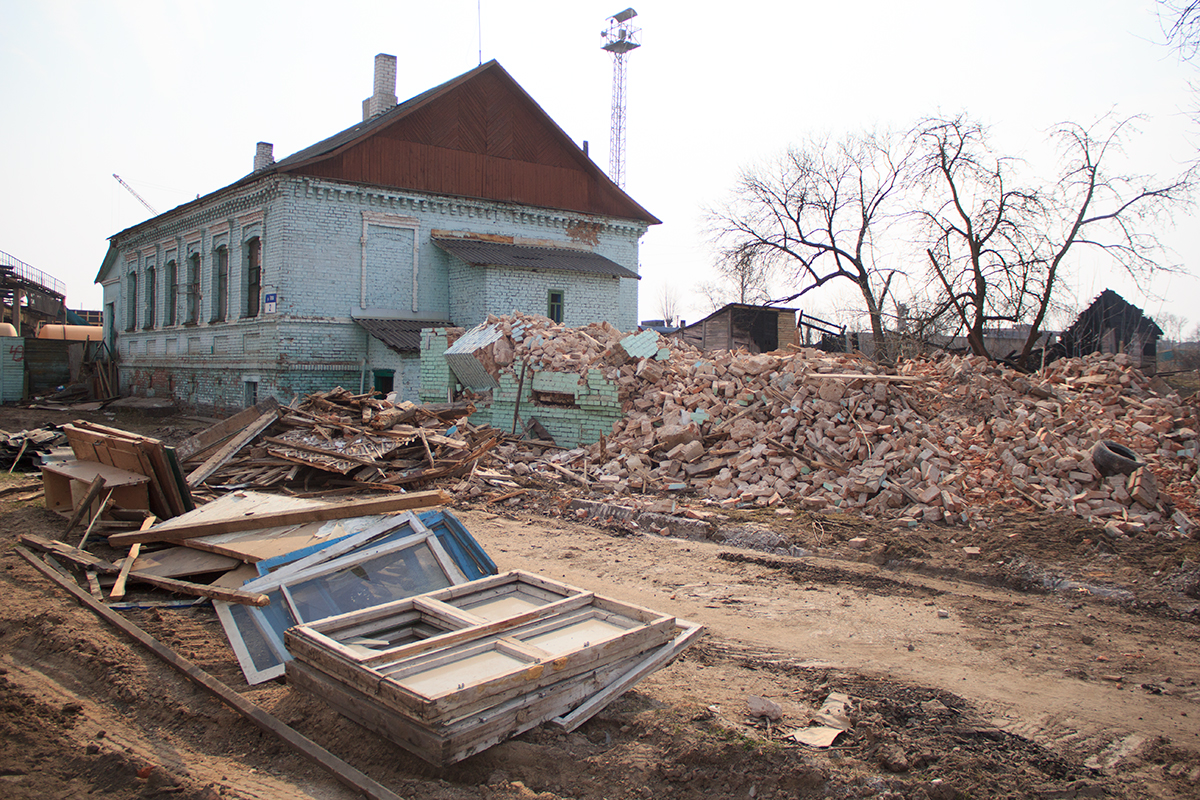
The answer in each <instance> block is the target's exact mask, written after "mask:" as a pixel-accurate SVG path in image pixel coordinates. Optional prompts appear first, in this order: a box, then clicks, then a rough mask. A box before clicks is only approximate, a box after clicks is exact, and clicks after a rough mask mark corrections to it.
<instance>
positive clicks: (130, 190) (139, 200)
mask: <svg viewBox="0 0 1200 800" xmlns="http://www.w3.org/2000/svg"><path fill="white" fill-rule="evenodd" d="M113 177H114V178H116V179H117V183H119V184H121V185H122V186H124V187H125V189H126V190H127V191H128V192H129V193H130V194H131V195H133V196H134V197H136V198H137V199H138V202H139V203H141V204H142V205H144V206H145V207H146V208H148V209H149V210H150V213H151V214H153V215H154V216H156V217H157V216H158V209H156V208H155V207H154V206H152V205H150V204H149V203H147V202H146V198H144V197H142V196H141V195H140V194H138V193H137V192H135V191H134V190H133V187H132V186H130V185H129V184H128V183H126V182H125V181H123V180H121V176H120V175H118V174H117V173H115V172H114V173H113Z"/></svg>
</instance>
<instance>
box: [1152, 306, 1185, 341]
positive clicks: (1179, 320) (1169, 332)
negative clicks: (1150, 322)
mask: <svg viewBox="0 0 1200 800" xmlns="http://www.w3.org/2000/svg"><path fill="white" fill-rule="evenodd" d="M1154 321H1155V322H1157V323H1158V327H1160V328H1162V331H1163V338H1164V339H1167V340H1168V341H1172V342H1181V341H1183V330H1184V328H1186V327H1187V325H1188V321H1187V319H1186V318H1185V317H1181V316H1179V315H1178V314H1166V313H1164V314H1155V315H1154Z"/></svg>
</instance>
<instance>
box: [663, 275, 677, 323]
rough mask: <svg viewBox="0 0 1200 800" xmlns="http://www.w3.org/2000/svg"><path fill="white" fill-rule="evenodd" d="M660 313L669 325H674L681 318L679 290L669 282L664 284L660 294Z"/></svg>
mask: <svg viewBox="0 0 1200 800" xmlns="http://www.w3.org/2000/svg"><path fill="white" fill-rule="evenodd" d="M658 313H659V314H660V315H661V316H662V319H663V322H664V323H665V324H667V325H674V324H675V323H676V322H677V321H678V319H679V291H678V290H677V289H676V288H675V287H674V286H672V285H671V284H669V283H666V284H663V287H662V292H660V293H659V295H658Z"/></svg>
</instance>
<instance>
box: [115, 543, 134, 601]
mask: <svg viewBox="0 0 1200 800" xmlns="http://www.w3.org/2000/svg"><path fill="white" fill-rule="evenodd" d="M141 549H142V546H141V545H140V544H135V545H132V546H130V548H129V555H128V556H126V557H125V560H124V561H122V562H121V571H120V572H119V573H117V582H116V583H114V584H113V588H112V591H111V592H109V593H108V596H109V597H110V598H111V599H113V600H120V599H121V598H122V597H124V596H125V582H126V581H127V580H129V571H130V570H131V569H133V562H135V561H137V557H138V551H139V550H141Z"/></svg>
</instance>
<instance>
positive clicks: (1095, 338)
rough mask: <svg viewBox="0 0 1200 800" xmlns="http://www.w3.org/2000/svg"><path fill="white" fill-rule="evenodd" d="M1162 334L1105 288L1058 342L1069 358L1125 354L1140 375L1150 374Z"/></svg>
mask: <svg viewBox="0 0 1200 800" xmlns="http://www.w3.org/2000/svg"><path fill="white" fill-rule="evenodd" d="M1162 335H1163V332H1162V328H1160V327H1158V324H1157V323H1156V322H1155V321H1154V320H1152V319H1150V317H1147V316H1146V315H1145V313H1144V312H1143V311H1142V310H1141V309H1140V308H1138V307H1137V306H1135V305H1132V304H1130V303H1128V302H1127V301H1126V300H1125V298H1123V297H1121V295H1119V294H1117V293H1116V292H1114V291H1113V290H1112V289H1105V290H1104V291H1103V292H1101V293H1100V295H1099V296H1098V297H1097V298H1096V299H1095V300H1093V301H1092V304H1091V305H1090V306H1088V307H1087V308H1086V309H1084V311H1083V313H1081V314H1080V315H1079V316H1078V317H1077V318H1076V319H1075V322H1074V323H1072V324H1071V327H1069V328H1067V329H1066V330H1065V331H1063V334H1062V338H1061V339H1060V343H1061V345H1062V347H1063V349H1064V350H1065V351H1066V355H1068V356H1086V355H1089V354H1090V353H1127V354H1129V355H1130V356H1132V357H1133V359H1134V364H1137V365H1138V367H1139V368H1140V369H1141V370H1142V371H1143V372H1146V373H1149V374H1153V373H1154V371H1155V368H1156V366H1157V363H1158V340H1159V339H1160V338H1162Z"/></svg>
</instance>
